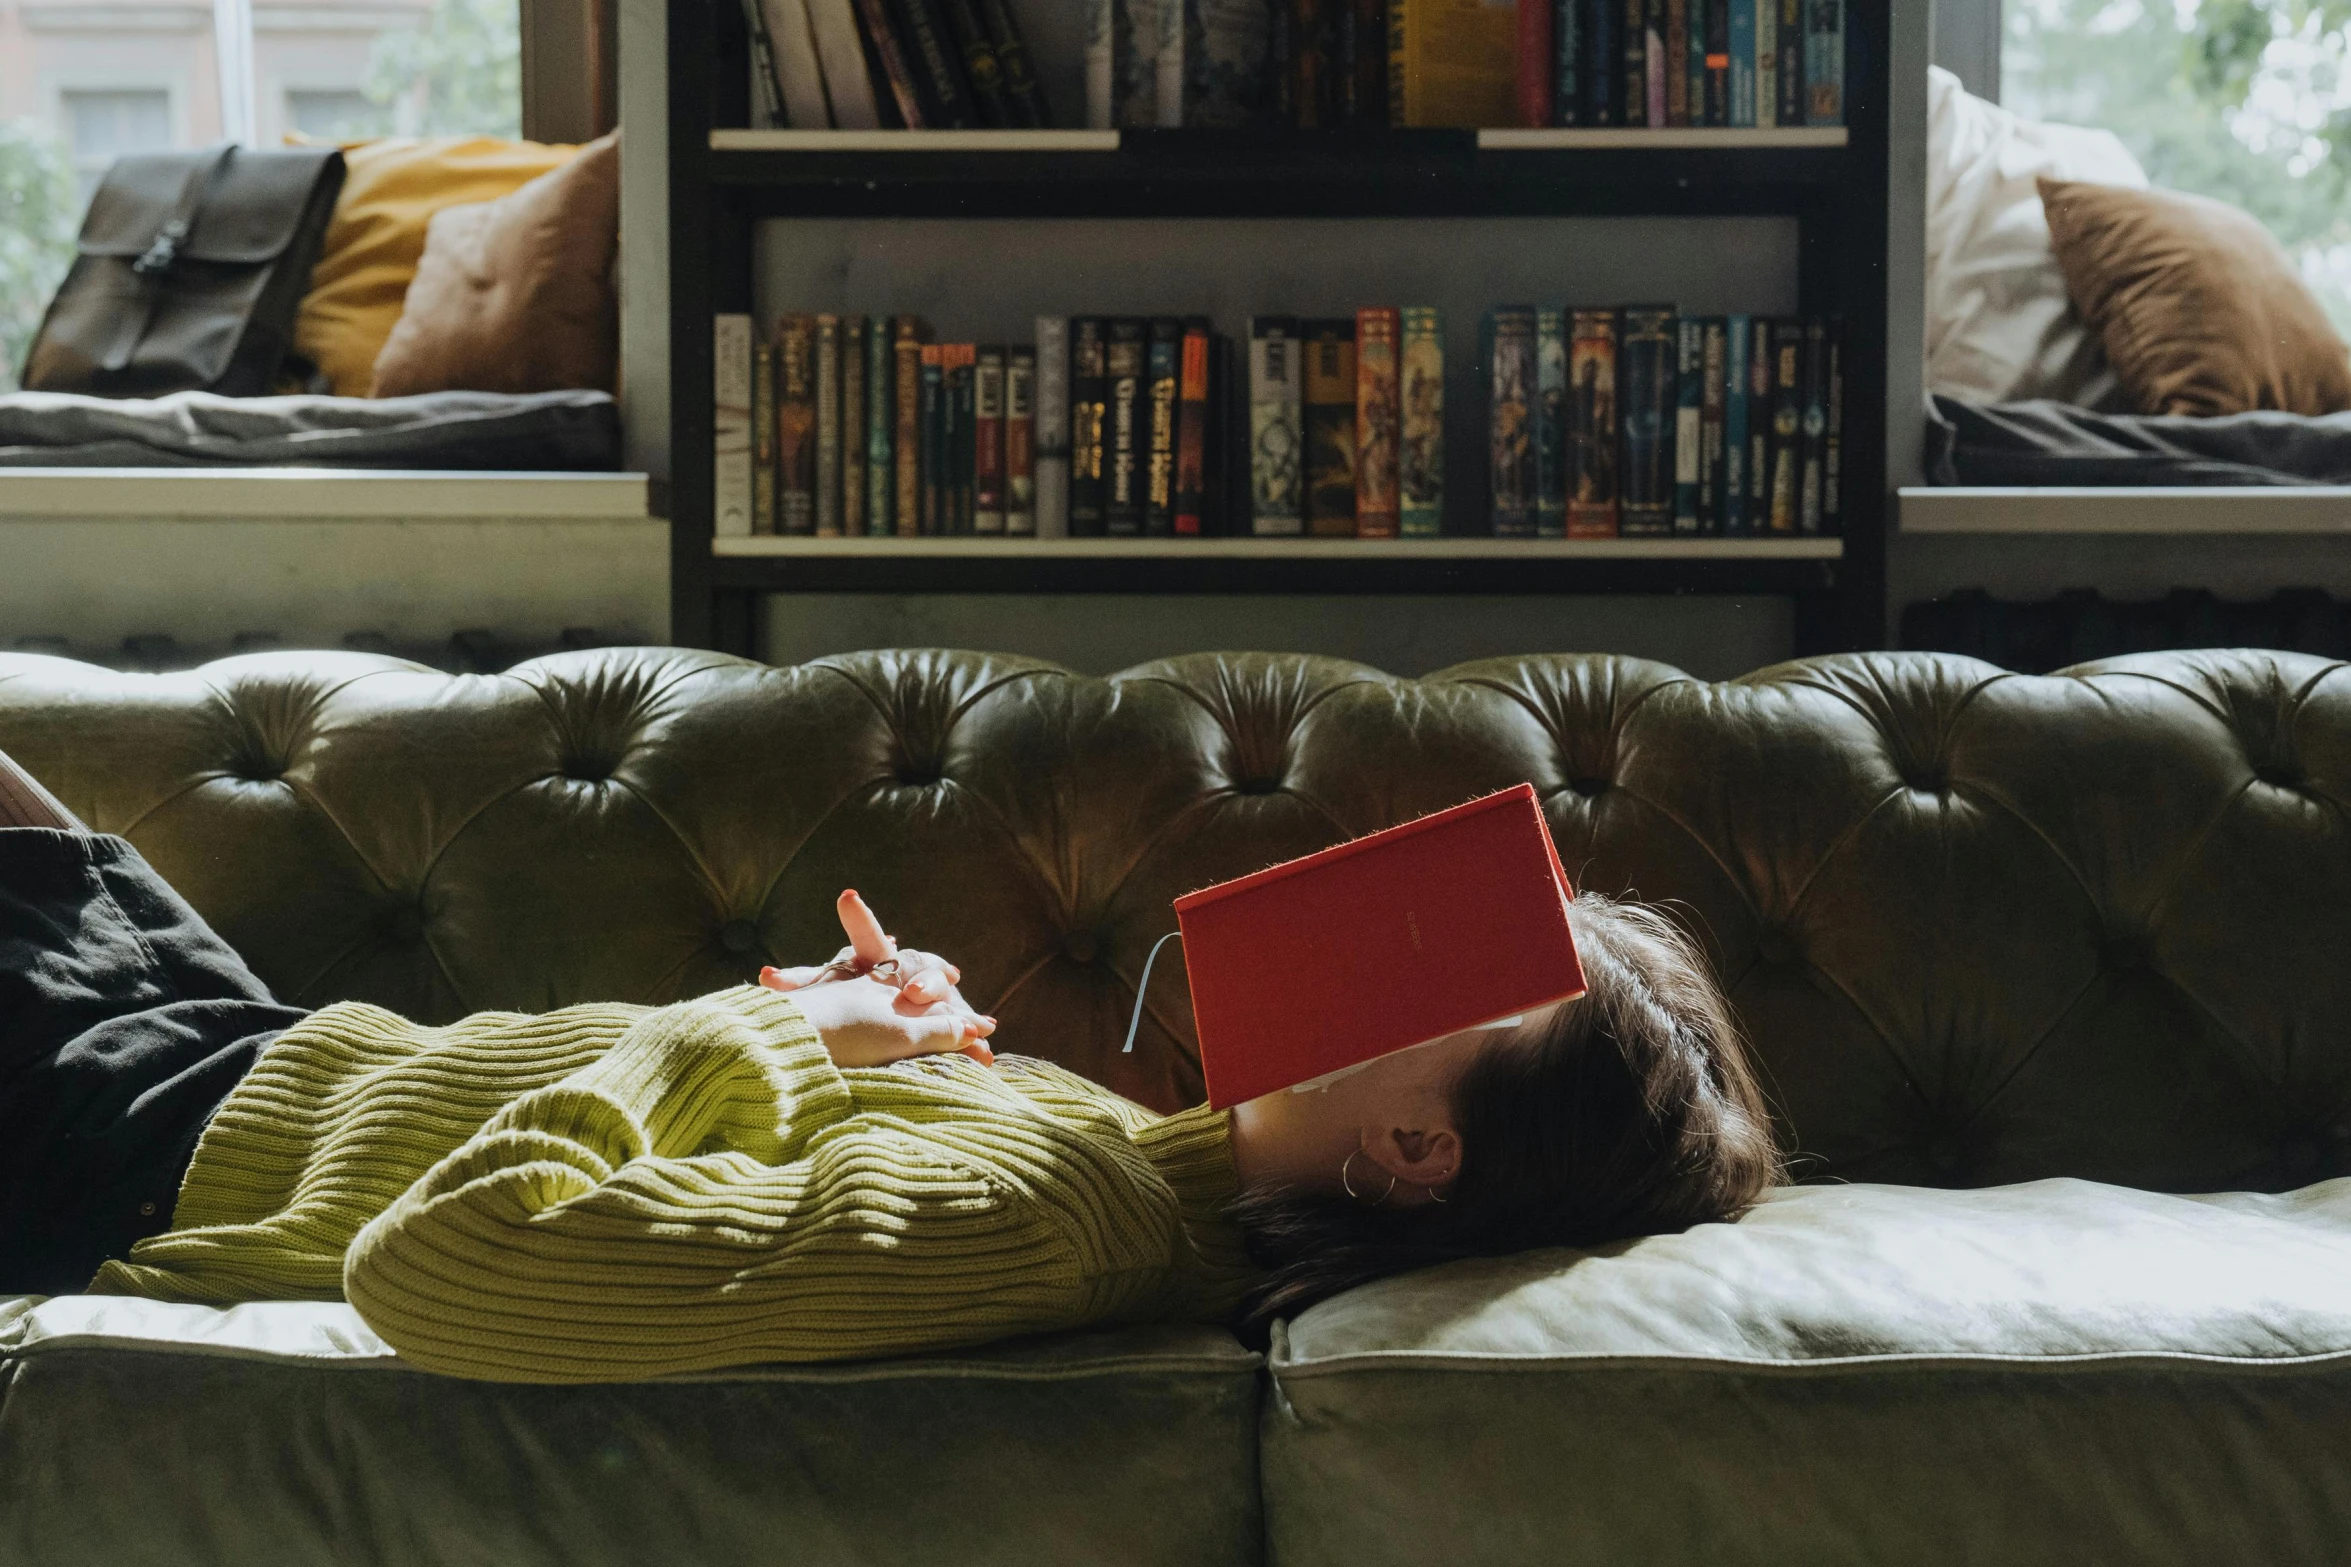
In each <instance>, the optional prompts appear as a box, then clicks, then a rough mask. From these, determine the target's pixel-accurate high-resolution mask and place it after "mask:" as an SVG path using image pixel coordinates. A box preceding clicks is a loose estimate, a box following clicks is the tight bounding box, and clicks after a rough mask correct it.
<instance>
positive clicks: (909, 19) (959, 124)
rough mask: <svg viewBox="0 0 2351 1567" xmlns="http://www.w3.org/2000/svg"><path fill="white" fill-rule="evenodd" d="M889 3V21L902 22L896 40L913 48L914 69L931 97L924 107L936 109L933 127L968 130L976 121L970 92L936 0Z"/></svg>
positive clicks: (927, 95) (928, 96)
mask: <svg viewBox="0 0 2351 1567" xmlns="http://www.w3.org/2000/svg"><path fill="white" fill-rule="evenodd" d="M892 5H893V8H894V12H895V14H894V15H893V17H892V20H893V21H896V22H899V23H902V24H903V26H901V27H900V29H899V39H900V41H901V42H903V43H905V44H908V45H910V46H911V47H912V50H913V53H914V63H915V71H916V73H917V74H918V75H919V76H920V78H921V80H922V84H923V90H924V94H925V96H926V97H927V98H928V99H929V100H930V102H929V104H927V105H926V107H936V108H937V110H938V111H939V112H938V117H937V119H936V120H935V121H934V122H933V125H932V129H934V130H948V131H961V130H969V129H971V128H972V127H973V126H974V125H976V124H977V123H979V122H978V119H977V116H976V115H975V113H974V111H973V109H972V102H971V94H970V93H969V92H967V91H966V90H965V89H964V85H963V68H962V66H961V65H959V64H958V63H957V62H956V57H955V47H954V35H953V34H952V33H950V32H948V30H947V21H946V18H945V17H944V16H942V15H941V14H940V12H939V6H938V0H892Z"/></svg>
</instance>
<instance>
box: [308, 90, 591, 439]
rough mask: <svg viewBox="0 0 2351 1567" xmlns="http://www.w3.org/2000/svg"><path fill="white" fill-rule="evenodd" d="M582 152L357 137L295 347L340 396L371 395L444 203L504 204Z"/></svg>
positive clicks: (473, 139) (517, 144)
mask: <svg viewBox="0 0 2351 1567" xmlns="http://www.w3.org/2000/svg"><path fill="white" fill-rule="evenodd" d="M578 150H579V149H578V148H576V147H561V146H551V145H548V144H545V143H541V142H529V141H503V140H500V139H499V138H497V137H494V136H433V137H421V138H419V137H385V138H383V139H382V140H380V141H367V142H357V143H352V144H348V145H346V146H345V147H344V149H343V161H344V163H345V165H346V168H347V171H348V172H347V173H346V174H345V176H344V179H343V194H342V197H341V199H340V200H338V201H337V202H336V203H335V215H334V218H333V219H332V220H331V221H330V222H329V223H328V224H327V237H326V246H325V248H324V249H323V250H322V251H321V252H320V253H319V258H318V265H317V266H316V267H315V268H313V269H312V270H311V274H310V293H309V294H308V296H306V297H305V298H304V299H303V301H302V311H301V314H300V315H299V316H298V317H297V318H296V319H295V322H294V351H295V352H296V353H299V354H304V355H307V356H308V357H309V358H311V359H312V360H314V361H315V362H316V363H317V365H318V367H319V368H320V369H321V370H323V371H324V372H326V377H327V380H328V381H329V382H330V383H331V385H332V388H333V390H334V392H335V393H336V395H338V396H341V397H365V396H367V395H368V389H369V387H370V386H371V385H372V384H373V383H374V380H375V362H376V355H377V354H379V353H381V352H382V351H383V347H384V340H385V339H386V338H388V337H390V336H391V335H392V328H393V326H394V324H396V323H397V322H398V321H399V319H400V308H401V305H402V304H403V303H404V302H405V301H406V299H407V297H408V284H409V281H410V280H411V279H413V278H414V277H415V276H416V264H417V262H418V260H419V259H421V258H422V257H423V255H424V244H425V226H426V225H427V224H428V223H430V222H431V221H432V216H433V214H434V213H436V212H438V211H440V210H441V209H442V208H443V207H452V206H457V205H459V204H460V203H465V202H477V201H496V200H497V199H498V198H499V197H501V196H505V195H508V194H510V193H511V192H513V191H515V190H518V189H520V188H521V187H522V186H524V185H526V184H528V183H529V182H530V181H532V180H534V179H537V178H538V177H539V176H540V175H542V174H545V173H547V172H548V171H549V170H551V169H555V168H559V167H561V166H562V165H563V164H564V163H566V162H568V161H569V160H570V159H571V157H572V155H573V154H574V153H575V152H577V151H578Z"/></svg>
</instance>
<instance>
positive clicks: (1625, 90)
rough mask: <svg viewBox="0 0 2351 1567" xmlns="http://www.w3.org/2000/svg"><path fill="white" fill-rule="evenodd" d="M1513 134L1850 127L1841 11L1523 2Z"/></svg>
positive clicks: (1839, 4) (1824, 5)
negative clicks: (1533, 129)
mask: <svg viewBox="0 0 2351 1567" xmlns="http://www.w3.org/2000/svg"><path fill="white" fill-rule="evenodd" d="M1517 20H1518V49H1517V60H1518V71H1517V123H1519V124H1521V125H1645V126H1651V127H1671V126H1685V125H1694V126H1705V125H1715V126H1732V127H1740V128H1745V127H1768V126H1795V125H1842V124H1844V123H1845V0H1518V17H1517Z"/></svg>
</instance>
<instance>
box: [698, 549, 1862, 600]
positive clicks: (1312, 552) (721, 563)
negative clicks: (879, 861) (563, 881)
mask: <svg viewBox="0 0 2351 1567" xmlns="http://www.w3.org/2000/svg"><path fill="white" fill-rule="evenodd" d="M712 550H713V554H712V560H711V569H712V572H713V574H714V576H715V577H716V579H717V580H718V581H719V582H720V583H721V584H723V585H725V586H728V587H731V588H736V589H744V590H750V591H754V592H763V593H916V592H922V593H1148V594H1168V593H1250V594H1258V593H1288V594H1298V593H1312V594H1331V593H1337V594H1350V595H1353V594H1501V593H1517V594H1524V593H1660V594H1685V593H1706V594H1752V595H1795V596H1799V597H1806V598H1809V599H1817V598H1818V597H1820V596H1822V595H1825V594H1826V593H1828V592H1829V591H1830V590H1831V589H1832V588H1833V586H1834V572H1835V565H1836V562H1837V561H1838V559H1839V558H1840V557H1841V555H1842V554H1843V546H1842V542H1841V541H1840V540H1837V539H1820V538H1795V539H1233V538H1208V539H995V538H989V539H974V538H928V539H815V538H776V537H760V538H726V539H717V540H714V541H713V543H712Z"/></svg>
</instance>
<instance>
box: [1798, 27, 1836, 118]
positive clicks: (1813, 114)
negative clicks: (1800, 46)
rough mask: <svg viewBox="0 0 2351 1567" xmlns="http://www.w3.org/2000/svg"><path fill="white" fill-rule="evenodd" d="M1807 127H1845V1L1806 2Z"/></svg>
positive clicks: (1805, 84) (1805, 78)
mask: <svg viewBox="0 0 2351 1567" xmlns="http://www.w3.org/2000/svg"><path fill="white" fill-rule="evenodd" d="M1803 5H1804V123H1805V124H1807V125H1842V124H1844V123H1845V0H1803Z"/></svg>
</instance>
